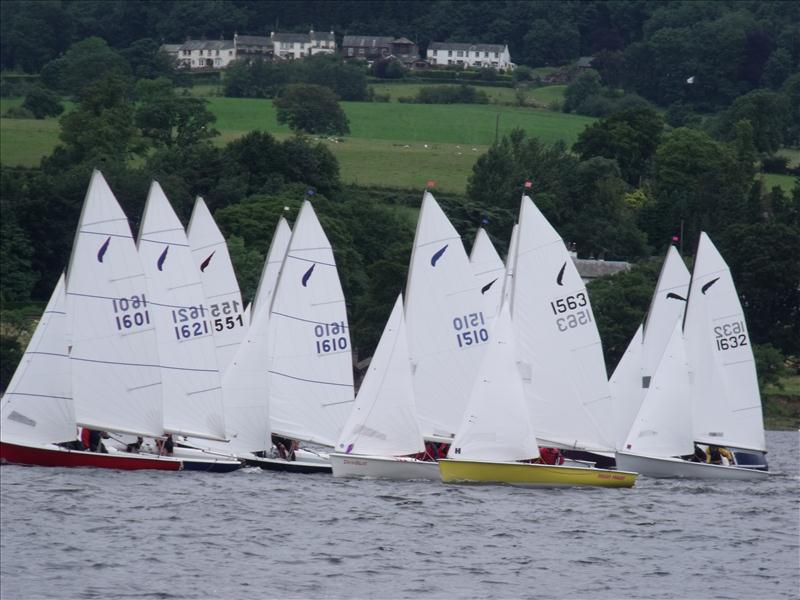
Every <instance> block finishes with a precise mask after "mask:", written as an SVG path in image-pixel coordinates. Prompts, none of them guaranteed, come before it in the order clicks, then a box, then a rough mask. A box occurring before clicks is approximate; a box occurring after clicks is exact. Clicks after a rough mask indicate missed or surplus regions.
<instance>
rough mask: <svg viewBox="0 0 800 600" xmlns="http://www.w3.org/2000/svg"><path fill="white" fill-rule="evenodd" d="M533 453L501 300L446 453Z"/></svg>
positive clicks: (503, 456)
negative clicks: (484, 350)
mask: <svg viewBox="0 0 800 600" xmlns="http://www.w3.org/2000/svg"><path fill="white" fill-rule="evenodd" d="M538 456H539V446H538V443H537V440H536V434H535V427H534V422H533V417H532V411H530V410H528V406H527V405H526V400H525V391H524V390H523V386H522V378H521V376H520V372H519V370H518V366H517V349H516V343H515V340H514V327H513V325H512V323H511V317H510V315H509V311H508V308H507V305H506V304H503V306H502V307H501V309H500V314H499V315H498V317H497V319H495V326H494V328H493V329H492V339H491V340H490V341H489V344H488V348H487V349H486V352H485V354H484V356H483V361H482V362H481V365H480V367H479V369H478V376H477V378H476V379H475V385H474V386H473V388H472V392H471V394H470V398H469V403H468V405H467V409H466V411H465V413H464V416H463V420H462V423H461V426H460V427H459V429H458V432H457V433H456V437H455V440H453V444H452V445H451V446H450V450H449V451H448V454H447V457H448V458H456V459H472V460H490V461H496V462H500V461H516V460H526V459H531V458H537V457H538Z"/></svg>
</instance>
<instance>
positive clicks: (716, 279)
mask: <svg viewBox="0 0 800 600" xmlns="http://www.w3.org/2000/svg"><path fill="white" fill-rule="evenodd" d="M717 281H719V277H715V278H714V279H712V280H711V281H709V282H708V283H707V284H705V285H704V286H703V287H701V288H700V291H701V292H703V295H704V296H705V295H706V292H707V291H708V288H710V287H711V286H712V285H714V284H715V283H717Z"/></svg>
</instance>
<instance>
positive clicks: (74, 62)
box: [41, 37, 131, 94]
mask: <svg viewBox="0 0 800 600" xmlns="http://www.w3.org/2000/svg"><path fill="white" fill-rule="evenodd" d="M130 74H131V68H130V65H129V64H128V61H126V60H125V59H124V58H123V57H122V56H121V55H120V54H119V53H118V52H117V51H115V50H112V49H111V48H109V47H108V44H107V43H106V42H105V40H103V39H100V38H98V37H90V38H87V39H85V40H81V41H80V42H76V43H75V44H73V45H72V46H70V48H69V50H67V52H66V53H65V54H64V56H62V57H61V58H57V59H55V60H52V61H50V62H49V63H47V64H46V65H45V66H44V68H43V69H42V74H41V77H42V82H43V83H44V84H45V85H46V86H47V87H49V88H51V89H53V90H56V91H58V92H61V93H63V94H78V93H79V92H80V91H81V90H83V89H84V88H86V87H87V86H90V85H92V84H94V83H95V82H97V81H99V80H101V79H104V78H106V77H109V76H117V77H123V78H125V77H129V76H130Z"/></svg>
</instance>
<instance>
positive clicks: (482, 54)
mask: <svg viewBox="0 0 800 600" xmlns="http://www.w3.org/2000/svg"><path fill="white" fill-rule="evenodd" d="M428 62H429V63H430V64H431V65H433V66H437V67H440V66H448V65H449V66H457V67H464V68H466V67H476V68H491V69H504V70H509V69H513V68H514V67H515V65H514V63H512V62H511V54H509V52H508V46H507V45H503V44H460V43H455V42H431V44H430V46H428Z"/></svg>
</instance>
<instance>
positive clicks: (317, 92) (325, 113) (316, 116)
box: [274, 83, 350, 135]
mask: <svg viewBox="0 0 800 600" xmlns="http://www.w3.org/2000/svg"><path fill="white" fill-rule="evenodd" d="M274 104H275V107H276V108H277V109H278V115H277V117H278V123H286V124H288V125H289V127H290V128H291V129H292V130H293V131H303V132H305V133H321V134H325V135H344V134H346V133H349V132H350V126H349V124H348V120H347V116H346V115H345V114H344V111H343V110H342V109H341V107H340V106H339V102H338V98H337V97H336V94H334V93H333V92H332V91H331V90H330V88H326V87H323V86H321V85H310V84H299V83H298V84H292V85H288V86H286V88H285V89H284V91H283V93H281V95H280V96H279V97H278V98H276V99H275V100H274Z"/></svg>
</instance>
